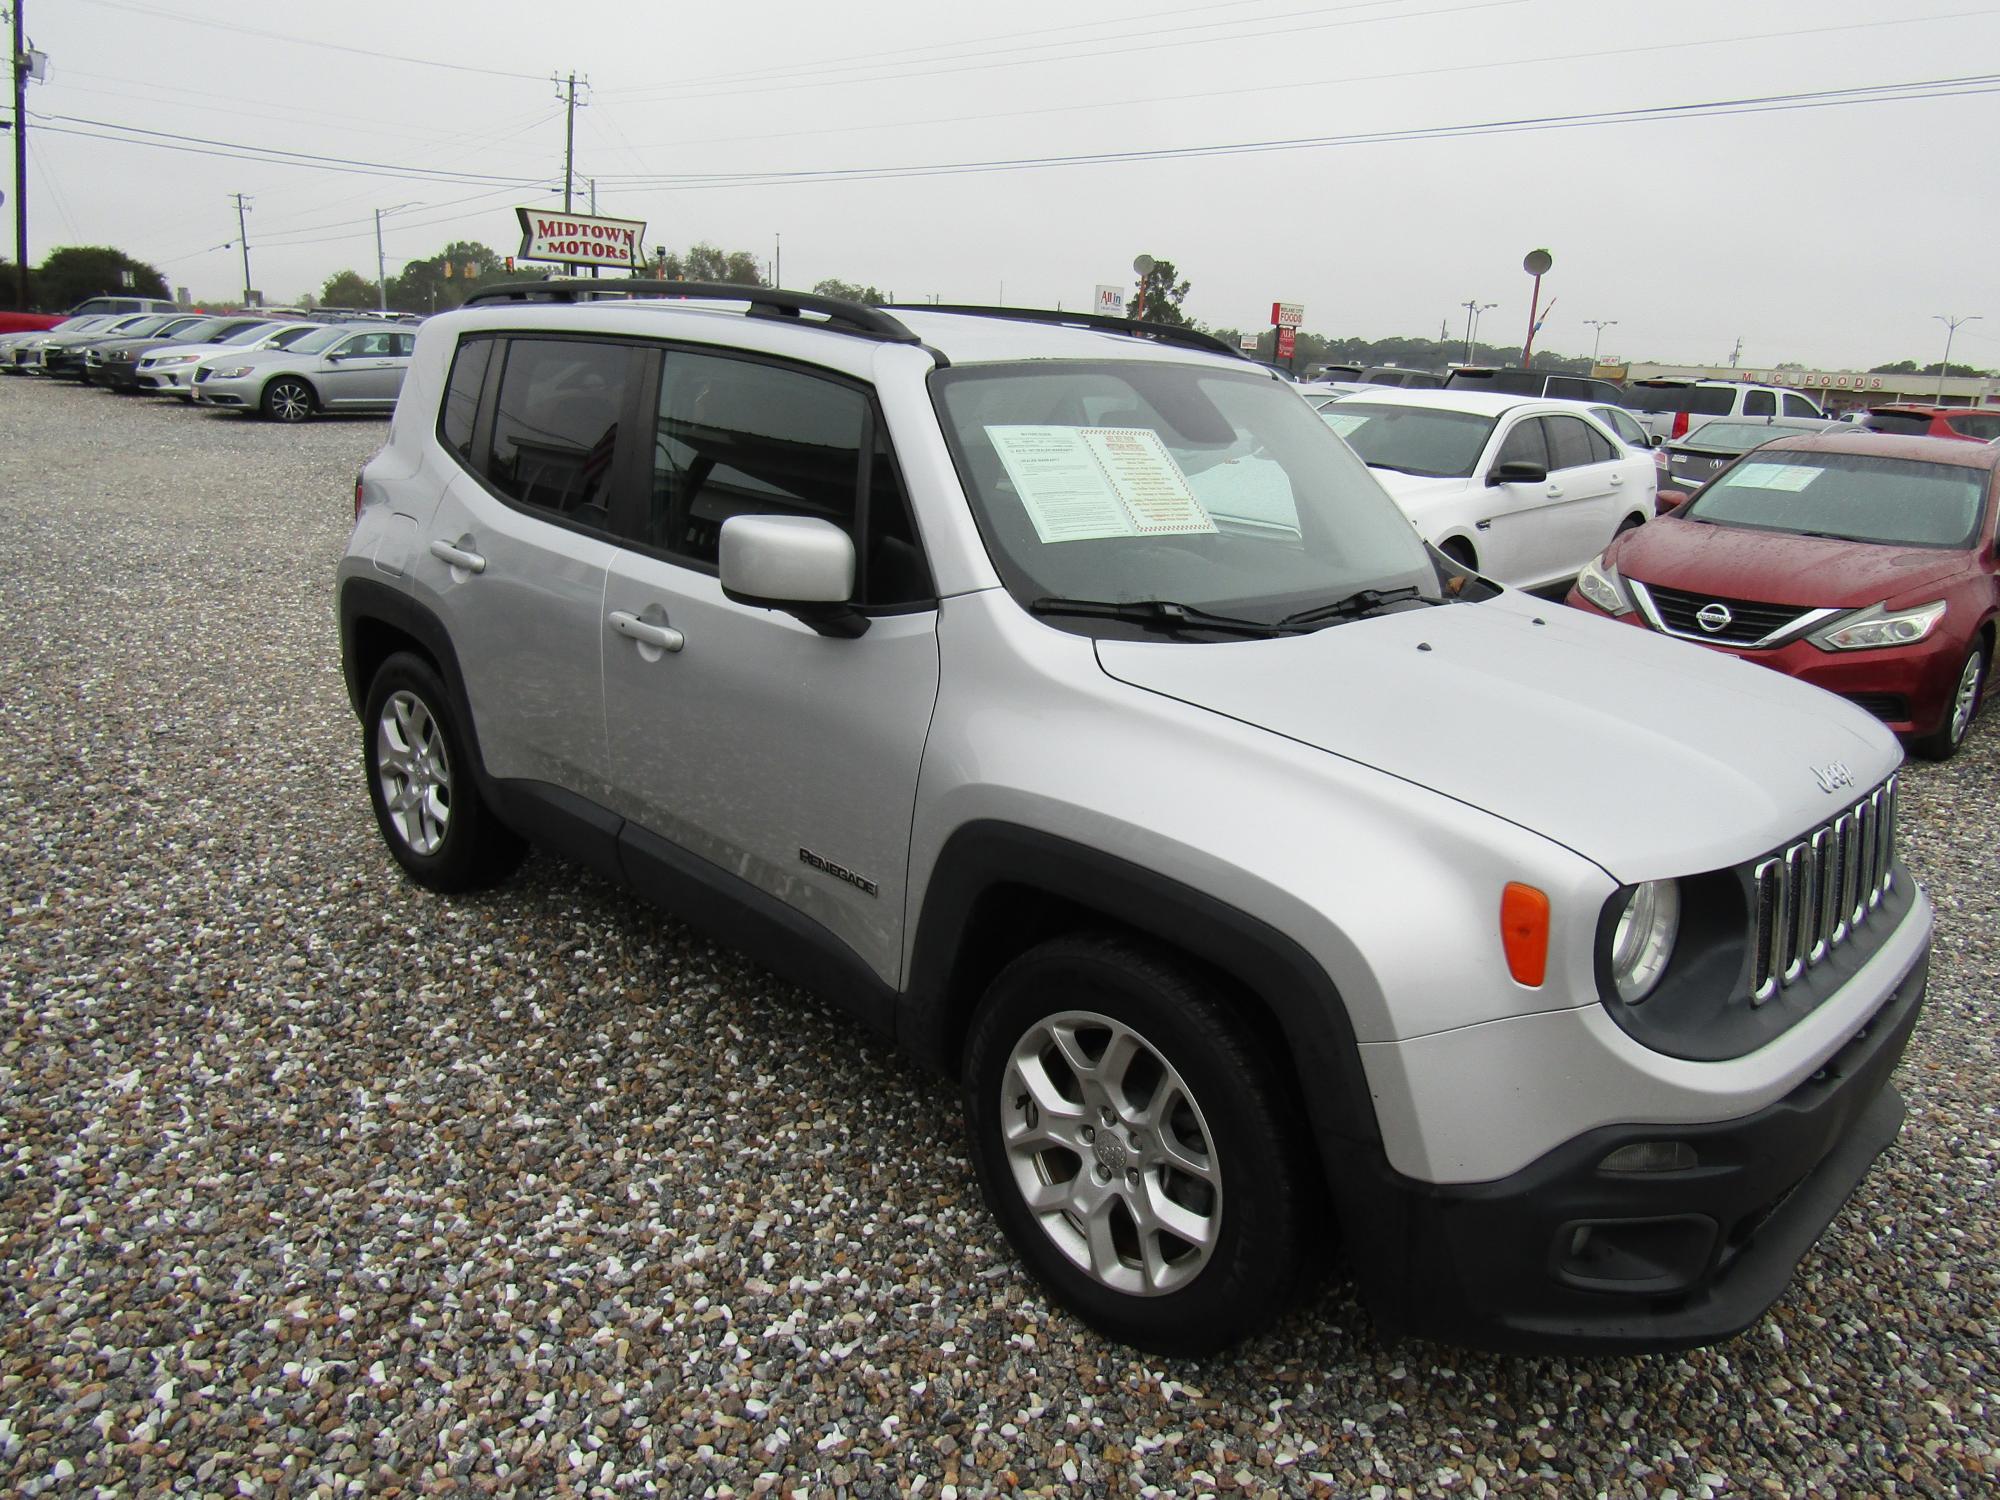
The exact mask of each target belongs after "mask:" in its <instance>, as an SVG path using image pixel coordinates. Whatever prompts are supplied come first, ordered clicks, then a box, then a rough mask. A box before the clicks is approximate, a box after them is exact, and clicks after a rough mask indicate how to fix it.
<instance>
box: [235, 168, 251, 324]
mask: <svg viewBox="0 0 2000 1500" xmlns="http://www.w3.org/2000/svg"><path fill="white" fill-rule="evenodd" d="M249 211H250V205H249V204H248V203H246V202H244V200H243V195H242V194H241V193H238V194H236V243H237V244H239V245H241V246H242V247H243V305H244V306H245V307H248V306H249V305H250V231H249V229H248V228H247V227H246V226H245V225H244V222H243V216H244V214H246V213H248V212H249Z"/></svg>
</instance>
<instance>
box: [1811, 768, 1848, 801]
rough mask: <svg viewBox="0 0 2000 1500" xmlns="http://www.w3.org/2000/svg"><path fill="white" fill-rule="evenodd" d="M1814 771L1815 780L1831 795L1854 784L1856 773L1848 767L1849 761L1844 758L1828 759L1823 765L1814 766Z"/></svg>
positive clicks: (1820, 787) (1821, 788)
mask: <svg viewBox="0 0 2000 1500" xmlns="http://www.w3.org/2000/svg"><path fill="white" fill-rule="evenodd" d="M1812 773H1813V780H1814V781H1817V782H1818V783H1819V789H1820V790H1821V791H1822V792H1825V793H1827V794H1828V795H1829V796H1831V795H1832V794H1833V793H1834V792H1837V791H1839V790H1840V789H1841V788H1842V787H1844V786H1853V785H1854V773H1853V772H1852V771H1850V770H1848V769H1847V762H1846V761H1844V760H1834V761H1828V762H1827V763H1826V764H1825V765H1823V766H1814V767H1813V768H1812Z"/></svg>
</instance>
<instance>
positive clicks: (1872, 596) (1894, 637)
mask: <svg viewBox="0 0 2000 1500" xmlns="http://www.w3.org/2000/svg"><path fill="white" fill-rule="evenodd" d="M1996 470H2000V447H1991V446H1987V445H1985V444H1981V445H1979V446H1976V447H1975V446H1974V445H1973V444H1971V443H1966V442H1959V441H1952V440H1950V439H1945V438H1934V437H1914V438H1904V437H1888V436H1884V435H1881V434H1877V433H1866V432H1854V433H1828V434H1825V435H1815V436H1810V437H1795V438H1781V439H1779V440H1778V441H1777V442H1775V443H1768V444H1766V445H1765V446H1763V447H1761V448H1757V449H1754V450H1753V451H1751V452H1749V453H1746V454H1744V455H1743V457H1741V458H1739V459H1738V460H1737V461H1736V462H1735V463H1733V464H1731V465H1730V466H1729V467H1728V468H1727V469H1724V470H1723V471H1722V472H1721V473H1720V474H1718V475H1716V476H1715V478H1713V479H1711V480H1710V481H1709V482H1708V483H1707V485H1706V486H1704V487H1703V489H1702V492H1701V494H1700V495H1699V496H1697V497H1696V498H1695V499H1693V500H1690V501H1686V502H1685V503H1677V502H1678V501H1679V500H1680V497H1678V496H1676V495H1674V494H1673V492H1671V491H1667V492H1663V494H1662V496H1661V498H1662V500H1664V501H1666V502H1668V503H1669V504H1670V505H1675V508H1674V509H1672V510H1671V511H1670V512H1669V513H1668V514H1667V515H1664V516H1662V517H1661V518H1660V519H1658V520H1656V521H1653V522H1651V523H1649V524H1647V525H1645V526H1641V527H1639V528H1638V529H1637V530H1635V531H1631V532H1626V533H1623V534H1621V535H1620V536H1619V537H1618V538H1617V539H1616V540H1614V541H1613V542H1612V544H1611V545H1610V547H1608V548H1607V549H1605V551H1604V553H1603V554H1602V555H1601V556H1599V557H1598V558H1597V559H1596V561H1594V562H1592V563H1591V564H1590V565H1589V566H1588V567H1586V568H1585V569H1584V570H1583V573H1582V574H1581V576H1579V577H1578V579H1577V581H1576V586H1575V587H1574V588H1573V589H1571V590H1570V594H1569V603H1571V604H1573V605H1575V606H1577V607H1578V608H1580V609H1585V610H1590V611H1594V612H1596V613H1598V614H1605V615H1611V616H1614V617H1616V618H1618V619H1621V620H1625V621H1627V622H1628V623H1630V624H1633V625H1638V626H1641V627H1644V628H1646V629H1650V630H1657V631H1660V632H1661V633H1662V634H1665V635H1671V636H1678V637H1679V638H1680V639H1682V640H1686V641H1697V642H1699V643H1701V644H1702V645H1705V646H1710V647H1713V648H1715V649H1716V650H1719V651H1726V652H1728V653H1729V654H1731V655H1733V656H1739V657H1741V658H1743V660H1745V661H1752V662H1756V663H1758V664H1759V665H1761V666H1766V667H1770V668H1773V669H1774V670H1776V671H1780V672H1784V673H1787V674H1788V675H1790V676H1793V677H1797V678H1801V679H1803V680H1804V681H1806V682H1810V683H1814V684H1816V685H1817V686H1819V687H1823V688H1826V689H1828V690H1829V691H1831V692H1835V693H1838V694H1840V695H1841V696H1842V697H1844V698H1848V699H1851V700H1853V701H1854V702H1855V703H1858V704H1860V705H1861V706H1862V707H1863V708H1866V709H1868V710H1869V711H1870V712H1871V713H1873V714H1874V715H1875V716H1876V717H1877V718H1879V719H1881V720H1883V721H1884V722H1885V723H1886V724H1887V725H1888V726H1889V728H1891V729H1893V730H1895V731H1896V733H1898V734H1899V735H1902V736H1903V737H1904V738H1905V739H1906V740H1907V741H1908V742H1909V745H1910V748H1911V749H1912V750H1914V751H1915V752H1916V753H1917V754H1919V755H1922V756H1926V757H1928V758H1930V759H1933V760H1943V759H1945V758H1947V757H1948V756H1950V755H1952V754H1953V753H1954V752H1955V751H1957V749H1958V747H1959V745H1960V743H1961V742H1962V741H1963V740H1964V739H1965V735H1966V731H1967V730H1969V729H1970V728H1971V727H1972V718H1973V715H1974V713H1975V712H1977V710H1978V708H1979V704H1980V701H1981V697H1982V692H1983V689H1984V687H1985V685H1986V678H1987V671H1988V669H1989V667H1990V666H1991V665H1992V661H1993V645H1994V630H1995V617H1996V615H2000V578H1996V570H1995V535H1994V525H1995V509H1996V500H1995V487H1996V478H1995V474H1996Z"/></svg>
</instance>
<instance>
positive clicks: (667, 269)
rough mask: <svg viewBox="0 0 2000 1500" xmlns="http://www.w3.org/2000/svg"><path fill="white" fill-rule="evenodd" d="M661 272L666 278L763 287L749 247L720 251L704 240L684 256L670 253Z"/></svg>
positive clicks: (760, 275) (760, 272)
mask: <svg viewBox="0 0 2000 1500" xmlns="http://www.w3.org/2000/svg"><path fill="white" fill-rule="evenodd" d="M660 275H662V276H664V277H665V278H666V279H667V280H668V281H710V282H720V283H722V284H723V285H725V286H763V285H765V281H764V274H763V272H762V271H760V270H759V269H758V267H757V257H756V256H755V255H754V254H752V253H751V252H750V251H748V250H722V249H718V248H717V247H716V246H714V245H711V244H709V243H707V242H706V241H703V242H702V243H700V244H698V245H695V246H692V247H691V248H690V249H689V250H688V252H687V254H685V255H674V254H669V255H668V256H667V258H666V260H665V261H664V262H663V264H662V267H661V270H660Z"/></svg>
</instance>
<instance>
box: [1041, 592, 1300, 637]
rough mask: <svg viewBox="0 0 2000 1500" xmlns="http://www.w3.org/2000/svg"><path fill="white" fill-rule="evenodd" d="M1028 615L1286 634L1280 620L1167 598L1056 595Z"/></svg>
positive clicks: (1158, 627) (1164, 627)
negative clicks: (1215, 610)
mask: <svg viewBox="0 0 2000 1500" xmlns="http://www.w3.org/2000/svg"><path fill="white" fill-rule="evenodd" d="M1028 613H1029V614H1031V615H1076V616H1079V617H1081V618H1085V619H1093V620H1122V621H1124V622H1125V623H1126V624H1129V625H1143V626H1145V627H1147V628H1148V629H1151V630H1174V631H1179V630H1214V631H1222V632H1227V633H1229V634H1232V635H1254V636H1273V635H1285V634H1289V633H1290V632H1289V627H1287V626H1286V625H1285V624H1284V623H1283V622H1280V623H1279V624H1277V625H1273V624H1271V623H1269V622H1268V621H1265V620H1246V619H1244V618H1242V617H1241V616H1239V615H1215V614H1210V613H1209V612H1208V611H1207V610H1205V609H1196V608H1194V607H1193V606H1192V605H1187V604H1176V603H1174V601H1173V600H1171V599H1130V600H1119V599H1059V598H1056V597H1053V596H1048V597H1044V598H1041V599H1037V600H1035V601H1034V602H1033V603H1031V604H1030V605H1029V606H1028Z"/></svg>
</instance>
